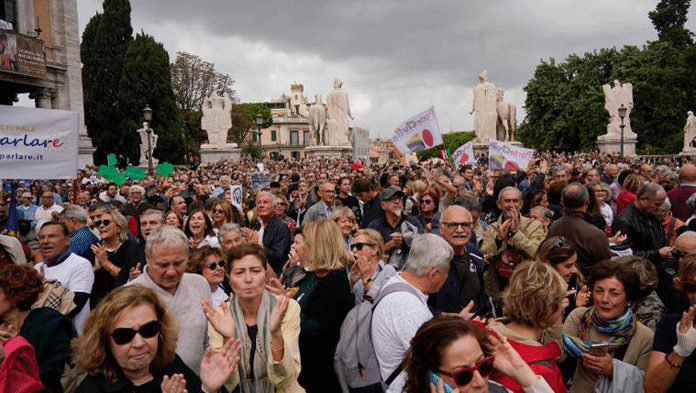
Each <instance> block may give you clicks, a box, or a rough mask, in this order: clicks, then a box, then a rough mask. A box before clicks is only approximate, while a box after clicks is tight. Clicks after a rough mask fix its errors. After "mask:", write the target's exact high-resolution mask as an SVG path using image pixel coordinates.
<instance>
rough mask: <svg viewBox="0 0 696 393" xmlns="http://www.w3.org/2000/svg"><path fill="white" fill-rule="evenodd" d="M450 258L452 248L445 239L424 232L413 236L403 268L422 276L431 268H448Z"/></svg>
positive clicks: (452, 251)
mask: <svg viewBox="0 0 696 393" xmlns="http://www.w3.org/2000/svg"><path fill="white" fill-rule="evenodd" d="M452 258H454V249H452V246H450V245H449V243H447V241H445V239H443V238H442V237H440V236H438V235H434V234H432V233H426V234H423V235H418V236H416V237H414V238H413V242H412V243H411V252H409V254H408V259H407V260H406V266H404V270H408V271H412V272H414V273H415V274H416V275H417V276H423V275H425V274H427V273H428V270H430V269H432V268H436V269H438V270H446V269H448V268H449V265H450V262H451V261H452Z"/></svg>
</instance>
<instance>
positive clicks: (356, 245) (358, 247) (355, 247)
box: [350, 243, 375, 251]
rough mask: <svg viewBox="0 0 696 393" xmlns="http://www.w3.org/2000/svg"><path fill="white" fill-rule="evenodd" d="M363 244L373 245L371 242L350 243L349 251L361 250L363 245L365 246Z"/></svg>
mask: <svg viewBox="0 0 696 393" xmlns="http://www.w3.org/2000/svg"><path fill="white" fill-rule="evenodd" d="M365 246H370V247H374V246H375V245H374V244H371V243H353V244H351V245H350V250H351V251H355V250H358V251H362V249H363V247H365Z"/></svg>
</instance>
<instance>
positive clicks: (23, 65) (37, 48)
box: [0, 30, 46, 78]
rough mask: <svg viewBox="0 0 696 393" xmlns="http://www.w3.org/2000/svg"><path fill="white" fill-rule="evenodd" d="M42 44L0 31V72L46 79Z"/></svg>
mask: <svg viewBox="0 0 696 393" xmlns="http://www.w3.org/2000/svg"><path fill="white" fill-rule="evenodd" d="M43 47H44V43H43V41H41V40H37V39H35V38H31V37H26V36H23V35H20V34H16V33H14V32H12V31H7V30H0V72H9V73H13V74H22V75H27V76H33V77H36V78H45V77H46V52H44V49H43Z"/></svg>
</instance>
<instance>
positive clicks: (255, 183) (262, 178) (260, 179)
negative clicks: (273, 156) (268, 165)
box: [251, 172, 271, 190]
mask: <svg viewBox="0 0 696 393" xmlns="http://www.w3.org/2000/svg"><path fill="white" fill-rule="evenodd" d="M269 179H270V174H269V173H268V172H254V173H252V174H251V188H252V189H253V190H263V189H266V188H269V187H270V186H271V182H270V181H269Z"/></svg>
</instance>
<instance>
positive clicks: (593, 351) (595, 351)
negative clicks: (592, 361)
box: [590, 343, 620, 356]
mask: <svg viewBox="0 0 696 393" xmlns="http://www.w3.org/2000/svg"><path fill="white" fill-rule="evenodd" d="M619 346H620V345H619V344H616V343H596V344H592V345H590V355H595V356H603V355H605V354H606V353H607V352H609V351H613V350H615V349H617V348H618V347H619Z"/></svg>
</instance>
